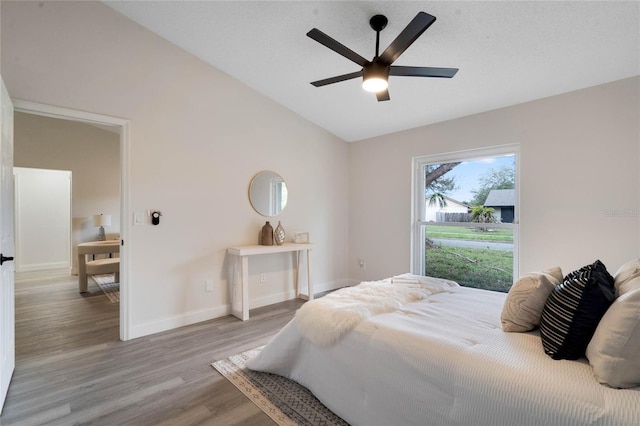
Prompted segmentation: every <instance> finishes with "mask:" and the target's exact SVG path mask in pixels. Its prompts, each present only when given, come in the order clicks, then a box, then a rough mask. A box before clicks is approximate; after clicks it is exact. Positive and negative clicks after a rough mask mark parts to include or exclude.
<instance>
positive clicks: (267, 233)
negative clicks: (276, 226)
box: [260, 221, 273, 246]
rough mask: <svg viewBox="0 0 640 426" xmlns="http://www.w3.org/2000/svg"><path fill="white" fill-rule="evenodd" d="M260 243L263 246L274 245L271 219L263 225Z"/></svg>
mask: <svg viewBox="0 0 640 426" xmlns="http://www.w3.org/2000/svg"><path fill="white" fill-rule="evenodd" d="M260 244H262V245H263V246H272V245H273V227H272V226H271V225H270V224H269V221H267V223H265V224H264V226H263V227H262V237H261V239H260Z"/></svg>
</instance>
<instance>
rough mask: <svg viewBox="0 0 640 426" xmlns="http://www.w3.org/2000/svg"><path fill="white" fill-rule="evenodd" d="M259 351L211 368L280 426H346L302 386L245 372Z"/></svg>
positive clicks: (266, 375) (258, 373)
mask: <svg viewBox="0 0 640 426" xmlns="http://www.w3.org/2000/svg"><path fill="white" fill-rule="evenodd" d="M261 349H262V347H260V348H257V349H253V350H250V351H246V352H243V353H241V354H239V355H233V356H230V357H229V358H226V359H223V360H220V361H216V362H214V363H212V364H211V365H212V366H213V368H215V369H216V370H218V371H219V372H220V374H222V375H223V376H224V377H226V378H227V379H228V380H229V381H230V382H231V383H233V384H234V385H235V387H237V388H238V389H239V390H240V391H241V392H242V393H243V394H245V396H246V397H247V398H249V399H250V400H251V402H253V403H254V404H255V405H256V406H258V408H260V409H261V410H262V411H264V412H265V413H266V414H267V415H268V416H269V417H271V418H272V419H273V420H274V421H275V422H276V423H277V424H278V425H280V426H294V425H326V426H333V425H340V426H348V424H347V423H346V422H345V421H344V420H342V419H341V418H340V417H338V416H336V415H335V414H334V413H333V412H331V410H329V409H328V408H327V407H325V406H324V405H322V403H321V402H320V401H318V399H317V398H316V397H315V396H313V394H312V393H311V392H310V391H309V390H308V389H307V388H305V387H304V386H301V385H299V384H298V383H296V382H294V381H293V380H289V379H287V378H285V377H282V376H278V375H277V374H270V373H261V372H258V371H252V370H249V369H247V368H246V367H245V363H246V362H247V360H249V359H251V358H253V357H254V356H256V355H257V354H258V353H259V352H260V350H261Z"/></svg>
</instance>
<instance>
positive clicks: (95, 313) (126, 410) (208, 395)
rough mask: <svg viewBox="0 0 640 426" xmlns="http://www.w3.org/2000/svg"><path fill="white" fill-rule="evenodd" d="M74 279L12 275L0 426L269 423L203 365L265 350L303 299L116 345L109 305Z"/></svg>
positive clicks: (115, 323) (116, 322)
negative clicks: (12, 358)
mask: <svg viewBox="0 0 640 426" xmlns="http://www.w3.org/2000/svg"><path fill="white" fill-rule="evenodd" d="M89 281H90V284H89V293H88V294H85V295H81V294H79V293H78V283H77V277H76V276H69V275H65V274H45V275H43V274H22V275H18V276H17V277H16V369H15V372H14V375H13V379H12V381H11V386H10V387H9V393H8V395H7V400H6V402H5V407H4V411H3V412H2V416H0V425H3V426H9V425H41V424H51V425H77V424H92V425H176V426H187V425H240V424H242V425H273V424H275V423H274V422H273V421H272V420H271V419H270V418H269V417H268V416H267V415H266V414H264V413H263V412H262V411H260V409H259V408H257V407H256V406H255V405H254V404H253V403H252V402H250V401H249V400H248V399H247V398H246V397H245V396H244V395H243V394H242V393H241V392H240V391H238V390H237V389H236V388H235V387H234V386H233V385H232V384H231V383H229V381H228V380H226V379H225V378H224V377H222V376H221V375H220V374H219V373H218V372H217V371H215V370H214V369H213V367H211V365H210V364H211V363H212V362H214V361H216V360H219V359H222V358H225V357H227V356H229V355H233V354H235V353H239V352H242V351H244V350H248V349H252V348H254V347H257V346H260V345H263V344H265V343H266V342H267V341H268V340H269V339H270V338H271V337H272V336H273V335H275V333H277V332H278V331H279V330H280V329H281V328H282V327H283V326H284V325H285V324H286V323H287V322H288V321H289V320H290V319H291V318H292V317H293V315H294V312H295V310H296V309H298V308H299V307H300V306H301V304H302V301H301V300H290V301H287V302H282V303H278V304H275V305H271V306H268V307H264V308H259V309H254V310H252V311H251V319H250V320H249V321H246V322H242V321H240V320H238V319H236V318H235V317H224V318H219V319H215V320H211V321H207V322H203V323H199V324H194V325H191V326H186V327H182V328H179V329H176V330H171V331H168V332H164V333H159V334H154V335H151V336H147V337H141V338H138V339H133V340H130V341H126V342H123V341H120V340H119V335H118V333H119V319H118V315H119V314H118V310H119V307H118V305H117V304H112V303H110V302H109V300H108V299H107V298H106V296H105V295H104V294H102V293H101V291H100V289H99V288H98V287H97V286H96V284H95V283H94V282H93V280H89Z"/></svg>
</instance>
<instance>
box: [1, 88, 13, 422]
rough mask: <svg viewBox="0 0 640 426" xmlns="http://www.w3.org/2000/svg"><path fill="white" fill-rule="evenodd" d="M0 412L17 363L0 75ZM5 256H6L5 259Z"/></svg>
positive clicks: (8, 116)
mask: <svg viewBox="0 0 640 426" xmlns="http://www.w3.org/2000/svg"><path fill="white" fill-rule="evenodd" d="M0 85H2V87H1V88H0V89H1V92H0V104H1V106H2V113H1V114H0V128H1V130H2V134H1V136H0V253H2V262H1V263H2V265H0V413H1V412H2V407H4V400H5V398H6V397H7V391H8V390H9V382H10V381H11V376H12V375H13V369H14V367H15V364H16V354H15V312H14V302H15V300H14V291H13V284H14V282H13V281H14V266H13V262H12V261H11V260H12V258H13V253H14V243H13V104H12V103H11V98H9V93H8V92H7V89H6V88H5V87H4V82H3V81H2V78H1V77H0ZM5 259H6V260H5Z"/></svg>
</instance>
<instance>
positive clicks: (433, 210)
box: [425, 196, 469, 222]
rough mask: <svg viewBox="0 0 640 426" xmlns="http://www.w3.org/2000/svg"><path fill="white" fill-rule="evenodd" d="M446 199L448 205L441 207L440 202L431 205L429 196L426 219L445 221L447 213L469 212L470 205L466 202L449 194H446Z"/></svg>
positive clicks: (428, 220)
mask: <svg viewBox="0 0 640 426" xmlns="http://www.w3.org/2000/svg"><path fill="white" fill-rule="evenodd" d="M444 199H445V201H446V202H447V205H446V206H443V207H440V204H439V203H438V202H436V203H435V204H432V205H429V202H430V199H429V198H427V201H426V208H425V220H426V221H427V222H445V214H446V213H469V206H468V205H466V204H465V203H462V202H460V201H457V200H454V199H453V198H449V197H447V196H445V197H444Z"/></svg>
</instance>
